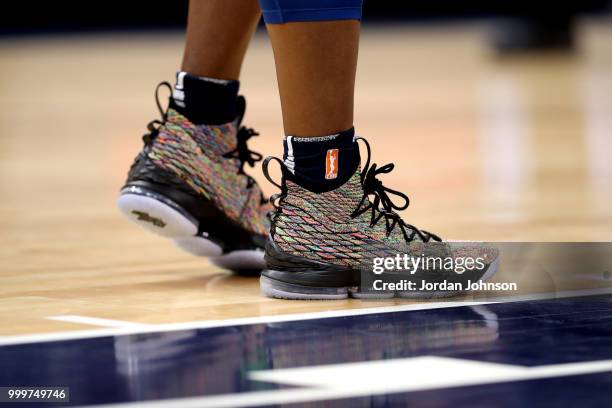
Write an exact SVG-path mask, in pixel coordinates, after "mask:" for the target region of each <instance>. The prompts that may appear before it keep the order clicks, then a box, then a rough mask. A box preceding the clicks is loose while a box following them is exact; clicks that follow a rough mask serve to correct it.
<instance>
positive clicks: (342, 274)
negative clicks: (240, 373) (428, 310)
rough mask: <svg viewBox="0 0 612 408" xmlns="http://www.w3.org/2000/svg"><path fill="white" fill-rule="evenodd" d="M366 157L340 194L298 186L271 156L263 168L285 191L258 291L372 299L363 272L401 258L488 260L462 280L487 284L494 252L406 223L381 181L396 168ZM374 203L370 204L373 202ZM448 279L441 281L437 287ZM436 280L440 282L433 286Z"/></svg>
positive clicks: (425, 293) (421, 294)
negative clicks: (273, 172)
mask: <svg viewBox="0 0 612 408" xmlns="http://www.w3.org/2000/svg"><path fill="white" fill-rule="evenodd" d="M355 140H357V141H362V142H363V143H364V144H365V146H366V147H367V152H368V158H367V161H366V164H365V167H364V168H363V171H361V170H360V169H359V168H358V169H357V171H355V173H354V174H353V175H352V177H350V179H349V180H348V181H346V182H345V183H344V184H343V185H341V186H340V187H339V188H336V189H334V190H331V191H326V192H321V193H315V192H312V191H310V190H308V189H307V188H304V187H302V186H301V185H299V184H298V183H297V182H295V181H294V180H293V178H294V177H292V172H291V171H290V169H289V168H288V166H289V167H290V166H291V163H289V164H287V163H285V162H284V161H282V160H281V159H279V158H275V157H267V158H266V159H265V160H264V163H263V170H264V174H265V176H266V178H267V179H268V180H269V181H270V182H271V183H273V184H274V185H276V186H277V187H278V188H280V189H281V192H280V193H279V194H276V195H274V196H273V197H272V199H271V201H272V202H273V203H274V206H275V210H274V212H273V213H272V215H271V219H272V225H271V229H270V235H269V237H268V242H267V244H266V253H265V260H266V269H265V270H264V271H262V273H261V278H260V286H261V290H262V292H263V294H264V295H266V296H269V297H275V298H284V299H344V298H347V297H349V296H351V297H356V298H366V297H370V293H368V292H367V291H364V290H363V287H362V288H360V285H361V283H362V282H361V277H362V276H363V275H362V272H363V271H364V268H366V269H365V270H366V271H367V268H368V267H369V268H370V269H369V272H370V273H371V271H372V269H371V265H372V260H373V259H374V258H380V257H394V258H395V256H396V255H397V254H412V255H414V256H420V257H425V256H435V257H439V258H440V259H442V258H447V257H452V258H453V259H457V258H459V257H464V258H465V257H467V256H473V257H474V258H477V257H481V258H483V259H484V260H485V261H484V262H483V264H484V267H482V268H480V269H474V273H472V274H466V275H463V278H464V280H465V278H468V277H469V279H470V280H473V281H477V280H486V279H488V278H489V277H491V276H492V275H493V274H494V273H495V271H496V269H497V258H498V253H497V249H496V248H495V247H492V246H489V245H485V244H483V243H463V242H462V243H448V242H442V240H441V239H440V237H438V236H437V235H436V234H433V233H431V232H427V231H424V230H420V229H418V228H417V227H415V226H413V225H410V224H408V223H406V222H405V221H404V220H403V219H402V218H401V217H400V216H399V215H398V214H397V213H396V212H395V210H403V209H405V208H407V207H408V204H409V199H408V197H407V196H406V195H404V194H403V193H401V192H398V191H395V190H391V189H389V188H387V187H385V186H384V185H383V184H382V182H381V181H380V180H379V179H378V178H377V176H378V175H379V174H384V173H389V172H390V171H391V170H392V169H393V164H387V165H385V166H382V167H380V168H379V167H377V165H376V164H372V165H370V146H369V144H368V142H367V140H365V139H364V138H361V137H357V138H356V139H355ZM272 160H276V161H277V162H278V163H279V164H280V165H281V170H282V174H283V176H282V181H281V184H278V183H276V182H274V180H272V178H271V177H270V175H269V171H268V166H269V164H270V162H271V161H272ZM389 194H392V195H395V196H399V197H401V198H402V199H403V200H404V204H403V205H397V204H395V203H394V202H393V201H392V200H391V198H390V197H389ZM370 199H371V200H370ZM442 276H444V275H438V280H439V278H440V277H442ZM434 280H435V279H434ZM455 294H457V291H439V290H414V291H404V292H399V293H398V292H395V291H391V292H381V293H378V294H377V295H374V296H372V297H393V296H400V297H415V298H435V297H446V296H451V295H455Z"/></svg>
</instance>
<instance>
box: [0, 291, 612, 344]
mask: <svg viewBox="0 0 612 408" xmlns="http://www.w3.org/2000/svg"><path fill="white" fill-rule="evenodd" d="M607 294H612V287H608V288H596V289H581V290H570V291H563V292H550V293H533V294H528V295H518V296H504V297H497V298H492V299H490V300H487V301H472V302H466V301H456V302H425V303H416V304H415V303H412V304H408V305H398V306H384V307H370V308H363V309H345V310H328V311H323V312H309V313H296V314H286V315H278V316H259V317H244V318H236V319H223V320H196V321H190V322H181V323H165V324H151V325H148V326H145V327H125V328H119V327H118V328H104V329H92V330H76V331H65V332H57V333H38V334H27V335H18V336H0V346H8V345H14V344H27V343H41V342H50V341H62V340H76V339H88V338H96V337H108V336H119V335H128V334H141V333H156V332H169V331H177V330H190V329H208V328H214V327H228V326H243V325H248V324H261V323H264V324H265V323H281V322H292V321H298V320H312V319H328V318H332V317H348V316H361V315H370V314H378V313H394V312H405V311H413V310H430V309H442V308H451V307H461V306H476V305H487V304H494V303H509V302H523V301H532V300H547V299H563V298H570V297H579V296H594V295H607ZM134 324H137V323H134Z"/></svg>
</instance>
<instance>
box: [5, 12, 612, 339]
mask: <svg viewBox="0 0 612 408" xmlns="http://www.w3.org/2000/svg"><path fill="white" fill-rule="evenodd" d="M579 39H580V41H579V42H580V45H581V50H580V52H578V53H576V54H574V55H558V54H551V55H535V54H534V55H528V56H521V57H513V58H509V57H503V58H501V57H498V56H496V55H495V54H494V53H493V52H492V51H491V49H490V48H489V47H488V44H487V41H486V30H485V29H484V28H483V27H482V26H478V25H476V26H474V25H451V26H440V27H403V26H398V27H387V28H381V27H372V28H366V29H365V30H364V33H363V36H362V43H361V48H360V62H359V67H358V77H357V94H356V118H357V121H356V128H357V131H358V133H359V134H362V135H364V136H366V137H368V139H369V140H370V141H371V144H372V147H373V155H374V160H375V161H376V162H377V163H379V164H384V163H388V162H393V163H395V164H396V170H395V171H394V172H392V173H391V174H389V175H388V176H385V184H386V185H389V186H391V187H392V188H396V189H398V190H400V191H403V192H406V193H407V194H408V195H409V196H410V198H411V201H412V204H411V206H410V207H409V209H407V210H406V211H404V218H405V219H407V220H408V221H409V222H411V223H414V224H416V225H418V226H420V227H423V228H425V229H428V230H431V231H434V232H436V233H438V234H439V235H441V236H442V237H444V238H452V239H464V240H492V241H524V242H529V241H570V242H571V241H610V240H612V206H611V205H610V202H611V201H612V182H610V180H611V179H612V164H611V161H610V152H612V138H611V137H610V136H611V135H612V41H610V40H611V39H612V29H611V28H610V27H609V26H607V25H606V24H603V23H598V22H588V23H583V24H581V29H580V38H579ZM181 50H182V35H181V34H178V33H139V34H133V33H132V34H125V33H115V34H79V35H76V34H75V35H57V36H52V37H45V38H38V37H29V38H11V39H6V38H5V39H3V40H2V41H1V42H0V72H2V75H1V76H0V90H1V92H0V107H1V110H0V130H1V132H2V137H0V157H1V160H0V188H1V191H2V195H1V197H2V200H1V201H0V225H1V227H0V231H1V234H0V259H1V260H2V262H1V263H0V276H1V278H2V284H1V286H0V316H1V319H2V322H3V325H2V329H1V330H0V336H2V337H1V338H0V339H2V340H4V341H5V342H7V343H10V342H12V341H13V340H14V341H18V340H15V339H18V338H21V339H24V338H27V336H30V335H45V334H53V333H55V334H58V335H61V333H64V332H67V331H68V332H71V333H72V332H79V331H91V330H92V329H99V328H100V327H102V328H109V327H110V328H113V329H118V330H123V329H128V330H133V329H135V328H143V327H145V325H158V324H159V325H169V324H186V325H189V324H192V323H193V322H204V323H202V324H205V322H207V321H224V320H226V319H239V318H267V319H269V318H271V316H281V315H288V314H300V313H311V312H323V313H332V314H333V313H334V311H342V310H355V309H370V308H374V307H382V308H388V307H395V306H397V307H400V308H403V307H412V306H411V304H412V303H414V302H407V301H401V300H389V301H377V302H373V301H359V300H343V301H328V302H306V301H284V300H273V299H267V298H264V297H262V296H261V295H260V293H259V287H258V280H257V279H256V278H245V277H237V276H233V275H231V274H230V273H228V272H226V271H223V270H221V269H218V268H216V267H212V266H211V265H209V264H208V262H207V261H206V260H205V259H198V258H194V257H191V256H189V255H186V254H184V253H183V252H181V251H179V250H178V249H176V248H174V247H173V246H172V244H171V243H169V242H168V241H166V240H164V239H162V238H158V237H155V236H151V235H149V234H148V233H145V232H143V231H141V230H140V229H138V228H137V227H135V226H134V225H132V224H130V223H129V222H127V221H126V220H125V219H123V218H122V217H121V216H120V214H119V212H118V210H117V209H116V208H115V199H116V196H117V193H118V190H119V188H120V187H121V185H122V182H123V180H124V177H125V174H126V171H127V169H128V167H129V165H130V164H131V161H132V159H133V157H134V156H135V155H136V153H137V152H138V151H139V149H140V147H141V139H140V135H142V134H143V133H144V132H145V125H146V123H147V122H148V121H150V120H151V119H153V118H154V117H156V115H157V111H156V108H155V102H154V99H153V89H154V87H155V85H156V84H157V83H158V82H159V81H160V80H171V79H172V78H173V75H174V71H175V69H176V67H177V66H178V65H179V61H180V55H181ZM242 92H243V93H244V94H245V95H246V96H247V103H248V108H247V116H246V123H247V124H248V125H249V126H252V127H254V128H255V129H257V130H258V131H259V132H260V133H261V136H260V137H258V138H255V140H254V141H253V147H252V148H253V149H254V150H256V151H259V152H262V154H264V155H268V154H273V155H280V154H281V149H282V145H281V142H280V140H281V136H282V126H281V122H280V105H279V100H278V96H277V86H276V83H275V73H274V65H273V56H272V51H271V48H270V45H269V42H268V39H267V37H266V36H265V34H263V33H260V34H258V35H257V36H256V38H255V39H254V41H253V44H252V46H251V48H250V50H249V53H248V55H247V59H246V63H245V66H244V70H243V76H242ZM251 174H252V175H253V176H254V177H255V178H256V179H257V180H258V181H259V183H260V184H261V185H262V186H263V188H264V190H265V192H266V193H267V194H272V193H274V192H275V191H274V188H273V187H272V186H271V185H269V183H268V182H267V181H266V180H265V179H264V177H263V176H262V174H261V170H260V168H259V167H258V168H257V169H253V170H252V171H251ZM516 274H517V271H515V270H514V271H513V270H512V268H510V267H506V268H502V270H501V272H500V274H498V277H497V278H496V279H500V280H503V279H506V280H508V279H516V280H518V281H519V282H521V286H520V288H521V289H520V293H513V294H503V293H502V294H495V295H492V294H487V293H474V294H470V295H467V296H465V297H463V298H461V299H460V300H465V301H483V300H484V301H486V300H490V299H492V298H493V297H494V296H510V295H512V296H526V295H534V296H539V295H538V294H542V293H546V292H547V291H549V290H550V289H551V287H552V286H554V288H555V290H557V291H564V290H580V289H586V288H589V287H590V285H589V284H586V285H585V286H584V287H576V286H575V285H573V284H569V283H567V282H564V281H562V280H560V281H555V277H554V276H553V277H552V278H551V279H552V281H554V285H552V284H551V280H547V281H538V279H535V278H533V277H532V276H530V275H528V274H523V275H520V276H518V277H517V276H516ZM553 275H554V273H553ZM566 283H567V284H566ZM551 285H552V286H551ZM455 300H457V299H452V300H451V301H455ZM423 307H428V306H426V304H425V305H424V306H423ZM398 310H399V309H398ZM198 324H199V323H198ZM196 325H197V324H196ZM15 336H25V337H15Z"/></svg>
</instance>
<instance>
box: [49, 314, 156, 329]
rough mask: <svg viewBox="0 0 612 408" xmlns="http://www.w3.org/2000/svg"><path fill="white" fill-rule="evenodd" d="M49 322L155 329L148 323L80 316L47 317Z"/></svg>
mask: <svg viewBox="0 0 612 408" xmlns="http://www.w3.org/2000/svg"><path fill="white" fill-rule="evenodd" d="M45 319H47V320H56V321H59V322H68V323H78V324H88V325H91V326H100V327H115V328H137V327H153V326H155V325H152V324H146V323H135V322H127V321H125V320H114V319H103V318H100V317H87V316H79V315H58V316H48V317H45Z"/></svg>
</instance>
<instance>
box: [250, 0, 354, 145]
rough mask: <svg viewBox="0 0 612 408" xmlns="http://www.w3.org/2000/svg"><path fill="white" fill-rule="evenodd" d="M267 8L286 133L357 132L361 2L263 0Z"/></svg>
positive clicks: (266, 12)
mask: <svg viewBox="0 0 612 408" xmlns="http://www.w3.org/2000/svg"><path fill="white" fill-rule="evenodd" d="M305 4H307V5H308V6H309V7H310V9H309V10H308V9H305V8H304V7H303V6H304V5H305ZM279 5H280V8H279V7H278V6H279ZM274 6H276V8H274ZM341 7H344V10H345V11H344V12H343V13H339V12H338V11H337V10H340V9H341ZM296 9H298V11H295V10H296ZM262 10H264V19H265V20H266V24H267V29H268V33H269V35H270V39H271V41H272V46H273V48H274V58H275V61H276V73H277V77H278V86H279V91H280V97H281V105H282V110H283V124H284V128H285V134H287V135H299V136H302V137H308V136H322V135H329V134H332V133H337V132H341V131H343V130H346V129H349V128H351V127H352V126H353V94H354V88H355V71H356V67H357V50H358V46H359V27H360V22H359V18H360V16H361V1H359V0H358V1H321V0H318V1H312V2H310V1H309V2H301V1H298V2H294V1H276V0H275V1H273V2H268V1H265V0H262ZM334 10H336V11H334ZM304 20H310V21H304ZM313 20H314V21H313ZM328 20H331V21H328ZM286 21H289V22H286Z"/></svg>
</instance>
